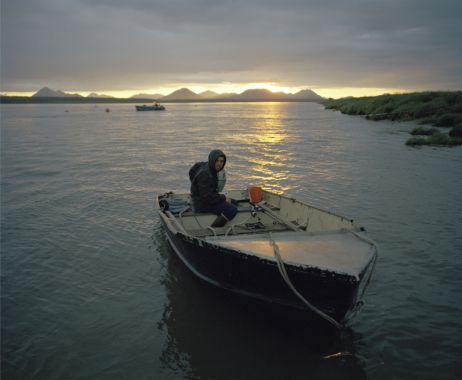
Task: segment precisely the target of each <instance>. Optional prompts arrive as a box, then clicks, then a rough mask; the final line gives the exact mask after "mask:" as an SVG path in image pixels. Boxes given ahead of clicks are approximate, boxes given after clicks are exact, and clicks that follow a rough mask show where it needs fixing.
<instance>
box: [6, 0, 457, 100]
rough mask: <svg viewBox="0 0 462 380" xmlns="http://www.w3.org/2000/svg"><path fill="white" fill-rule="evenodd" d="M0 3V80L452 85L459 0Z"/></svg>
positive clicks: (101, 85) (69, 86) (20, 86)
mask: <svg viewBox="0 0 462 380" xmlns="http://www.w3.org/2000/svg"><path fill="white" fill-rule="evenodd" d="M1 4H2V5H1V6H2V9H1V32H2V33H1V90H2V92H18V91H37V90H38V89H39V88H41V87H43V86H49V87H51V88H54V89H60V90H64V91H82V92H85V91H88V92H89V91H96V92H98V91H106V92H108V91H122V90H133V91H134V92H142V91H147V90H156V89H157V90H161V89H165V88H179V87H183V85H187V86H190V88H191V86H196V87H197V86H202V87H203V88H204V89H207V88H209V89H212V90H213V89H220V85H223V84H234V85H245V84H247V83H272V84H273V85H275V86H281V87H289V88H312V89H317V88H319V89H322V88H323V89H326V88H339V87H349V88H354V87H359V88H367V87H371V88H397V89H408V90H426V89H433V90H446V89H447V90H456V89H458V90H460V89H462V43H461V41H462V1H461V0H438V1H435V0H279V1H275V0H234V1H231V0H163V1H161V0H123V1H122V0H2V1H1ZM151 92H152V91H151Z"/></svg>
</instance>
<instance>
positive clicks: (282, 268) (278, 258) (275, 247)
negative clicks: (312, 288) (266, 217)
mask: <svg viewBox="0 0 462 380" xmlns="http://www.w3.org/2000/svg"><path fill="white" fill-rule="evenodd" d="M269 237H270V244H271V246H272V247H273V250H274V256H275V257H276V263H277V266H278V269H279V273H280V274H281V276H282V278H283V279H284V281H285V282H286V284H287V285H288V286H289V288H290V289H291V290H292V291H293V292H294V294H295V295H296V296H297V297H298V298H299V299H300V300H301V301H302V302H303V303H304V304H305V305H306V306H307V307H308V309H310V310H311V311H313V312H314V313H316V314H317V315H319V316H320V317H321V318H324V319H325V320H326V321H328V322H329V323H331V324H332V325H334V326H335V327H336V328H337V329H339V330H341V329H342V328H343V326H342V325H341V324H340V323H338V322H337V321H336V320H335V319H334V318H332V317H330V316H328V315H327V314H326V313H324V312H322V311H321V310H319V309H318V308H317V307H316V306H313V305H312V304H311V303H310V302H308V301H307V300H306V298H305V297H303V296H302V295H301V294H300V292H299V291H298V290H297V289H296V288H295V286H294V285H293V284H292V281H290V278H289V275H288V273H287V271H286V268H285V265H284V261H283V260H282V257H281V254H280V252H279V247H278V245H277V244H276V242H275V241H274V239H273V236H272V234H271V232H270V233H269Z"/></svg>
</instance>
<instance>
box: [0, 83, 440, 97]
mask: <svg viewBox="0 0 462 380" xmlns="http://www.w3.org/2000/svg"><path fill="white" fill-rule="evenodd" d="M189 87H195V88H196V89H195V90H192V89H191V88H189ZM197 87H198V86H181V87H179V88H177V89H176V90H173V91H171V89H169V90H168V91H171V92H169V93H168V94H167V95H164V94H162V93H161V91H162V90H159V91H156V90H155V89H147V90H123V91H106V90H93V91H72V90H54V89H52V88H50V87H49V86H43V87H41V88H40V89H39V90H37V91H35V92H32V91H2V92H1V93H0V95H1V96H18V97H32V96H33V95H35V94H37V93H38V92H39V91H40V90H42V89H44V88H49V89H50V90H52V91H55V92H58V91H61V92H64V93H65V94H66V95H72V94H77V95H79V96H81V97H84V98H88V95H90V94H91V93H96V95H98V96H99V97H101V96H102V95H106V96H107V99H111V98H115V99H130V98H132V97H134V96H138V95H141V94H144V95H148V96H149V95H160V96H161V97H167V96H170V95H171V94H173V93H174V92H176V91H179V90H182V89H187V90H189V91H191V92H193V93H194V94H196V95H200V94H202V93H204V92H209V91H211V92H215V93H216V94H217V96H220V95H226V94H230V93H231V94H234V95H241V94H242V93H244V92H245V91H248V90H267V91H269V92H271V93H273V94H275V93H278V92H282V93H283V94H285V95H294V94H296V93H297V92H300V91H303V90H311V91H313V92H314V93H315V94H317V95H319V96H321V97H323V98H334V99H335V98H343V97H348V96H354V97H361V96H378V95H383V94H386V93H388V94H397V93H409V92H414V91H415V92H420V91H444V90H410V89H403V88H380V87H330V88H310V87H307V86H305V87H303V88H302V87H293V89H295V92H288V91H287V89H289V88H283V87H276V86H273V89H271V88H268V87H271V86H267V87H264V86H262V87H251V88H244V89H243V90H242V91H241V92H233V91H225V92H221V93H220V92H218V91H215V90H211V89H206V90H203V88H204V87H202V86H201V87H200V88H201V89H200V90H197ZM210 87H212V86H210ZM282 89H285V90H286V91H283V90H282ZM292 91H294V90H292ZM163 92H165V89H164V91H163ZM77 98H78V97H77ZM95 98H96V97H95ZM146 99H150V98H149V97H148V98H146ZM159 99H160V98H159Z"/></svg>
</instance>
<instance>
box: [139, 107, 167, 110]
mask: <svg viewBox="0 0 462 380" xmlns="http://www.w3.org/2000/svg"><path fill="white" fill-rule="evenodd" d="M135 107H136V110H137V111H165V107H164V106H135Z"/></svg>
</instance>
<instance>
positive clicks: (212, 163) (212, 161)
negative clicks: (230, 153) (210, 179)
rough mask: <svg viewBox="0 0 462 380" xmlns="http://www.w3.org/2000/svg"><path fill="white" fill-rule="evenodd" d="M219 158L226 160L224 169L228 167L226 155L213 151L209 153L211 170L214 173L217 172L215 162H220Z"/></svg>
mask: <svg viewBox="0 0 462 380" xmlns="http://www.w3.org/2000/svg"><path fill="white" fill-rule="evenodd" d="M218 157H223V158H224V159H225V163H224V164H223V169H224V168H225V165H226V155H225V154H224V153H223V152H222V151H221V150H219V149H215V150H212V151H211V152H210V153H209V168H210V169H211V170H212V171H215V162H216V161H217V160H218Z"/></svg>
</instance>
